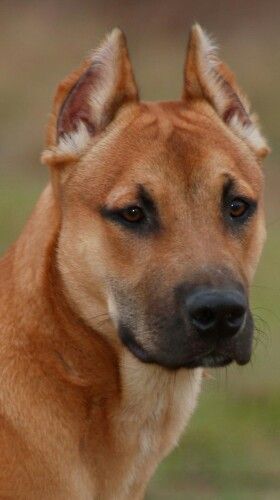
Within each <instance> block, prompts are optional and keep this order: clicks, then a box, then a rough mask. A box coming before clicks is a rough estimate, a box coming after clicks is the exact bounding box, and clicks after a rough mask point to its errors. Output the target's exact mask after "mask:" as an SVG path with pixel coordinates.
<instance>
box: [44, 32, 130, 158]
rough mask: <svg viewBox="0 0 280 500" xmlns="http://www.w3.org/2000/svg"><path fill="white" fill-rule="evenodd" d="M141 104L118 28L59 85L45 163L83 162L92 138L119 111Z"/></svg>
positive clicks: (45, 153) (51, 118)
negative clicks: (130, 105)
mask: <svg viewBox="0 0 280 500" xmlns="http://www.w3.org/2000/svg"><path fill="white" fill-rule="evenodd" d="M137 101H138V90H137V87H136V83H135V80H134V75H133V72H132V67H131V63H130V59H129V55H128V49H127V44H126V39H125V36H124V34H123V33H122V31H121V30H120V29H118V28H115V29H114V30H113V31H112V32H111V33H110V34H109V35H108V36H107V37H106V38H105V40H104V42H103V43H102V44H101V46H100V47H99V48H98V49H97V50H95V51H94V52H93V53H92V55H91V56H90V57H88V58H87V59H86V60H85V61H84V63H83V64H82V65H81V67H80V68H79V69H77V70H75V71H73V73H71V74H70V75H69V76H68V77H67V78H65V80H63V81H62V82H61V83H60V85H59V86H58V89H57V92H56V95H55V98H54V104H53V109H52V113H51V116H50V119H49V124H48V128H47V149H46V150H45V151H44V152H43V155H42V162H43V163H47V164H48V165H50V166H54V165H59V164H61V163H67V162H71V161H75V160H77V159H79V157H80V156H81V154H83V152H84V150H85V148H86V147H87V145H88V144H89V142H90V140H91V138H92V137H95V136H97V135H98V134H99V133H100V132H102V131H104V129H105V128H106V127H107V126H108V125H109V124H110V122H112V121H113V119H114V117H115V116H116V114H117V112H118V110H119V109H120V108H121V107H122V106H125V105H127V104H128V103H131V102H137Z"/></svg>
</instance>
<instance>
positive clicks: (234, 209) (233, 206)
mask: <svg viewBox="0 0 280 500" xmlns="http://www.w3.org/2000/svg"><path fill="white" fill-rule="evenodd" d="M248 208H249V205H248V203H247V202H246V201H244V200H242V199H241V198H235V199H234V200H232V202H231V203H230V207H229V214H230V216H231V217H233V218H237V217H242V216H243V215H245V213H246V212H247V210H248Z"/></svg>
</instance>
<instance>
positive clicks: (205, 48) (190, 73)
mask: <svg viewBox="0 0 280 500" xmlns="http://www.w3.org/2000/svg"><path fill="white" fill-rule="evenodd" d="M183 98H184V99H186V100H188V99H206V100H207V101H208V102H209V103H210V104H211V105H212V106H213V108H214V109H215V110H216V112H217V114H218V115H219V116H220V117H221V119H222V120H223V121H224V122H225V123H226V124H227V125H228V126H229V127H230V128H231V129H232V131H233V132H234V133H235V134H236V135H238V136H239V137H240V138H241V139H243V140H244V141H245V142H246V143H247V144H248V145H249V146H250V148H251V149H252V150H253V151H254V153H255V154H256V155H257V156H258V157H260V158H262V157H264V156H266V155H267V153H268V152H269V148H268V146H267V144H266V141H265V139H264V137H263V136H262V135H261V132H260V130H259V128H258V125H257V119H256V117H255V116H254V115H252V114H251V113H250V106H249V103H248V101H247V98H246V97H245V95H244V94H243V92H242V91H241V89H240V88H239V86H238V85H237V83H236V80H235V78H234V75H233V73H232V72H231V71H230V70H229V68H228V67H227V66H226V65H225V64H224V63H222V62H221V61H220V60H219V59H218V57H217V53H216V47H215V45H214V44H213V42H212V41H211V40H210V38H209V37H208V36H207V35H206V34H205V32H204V31H203V30H202V29H201V27H200V26H199V25H197V24H196V25H194V26H193V28H192V31H191V35H190V39H189V45H188V52H187V58H186V64H185V71H184V93H183Z"/></svg>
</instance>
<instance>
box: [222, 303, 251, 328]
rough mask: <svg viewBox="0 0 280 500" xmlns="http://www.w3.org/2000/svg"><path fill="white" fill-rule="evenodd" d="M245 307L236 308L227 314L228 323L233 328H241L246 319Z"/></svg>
mask: <svg viewBox="0 0 280 500" xmlns="http://www.w3.org/2000/svg"><path fill="white" fill-rule="evenodd" d="M245 313H246V310H245V309H244V307H236V308H235V309H234V310H231V311H230V312H228V313H227V314H226V318H225V319H226V323H227V324H228V325H229V326H230V327H232V328H240V326H241V325H242V323H243V321H244V318H245Z"/></svg>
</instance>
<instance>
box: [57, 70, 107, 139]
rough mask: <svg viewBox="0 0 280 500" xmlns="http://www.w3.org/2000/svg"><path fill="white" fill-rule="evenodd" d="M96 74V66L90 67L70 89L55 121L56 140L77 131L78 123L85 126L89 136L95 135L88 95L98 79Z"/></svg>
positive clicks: (97, 71)
mask: <svg viewBox="0 0 280 500" xmlns="http://www.w3.org/2000/svg"><path fill="white" fill-rule="evenodd" d="M98 73H99V68H98V65H95V66H93V65H92V66H91V67H90V68H89V69H88V70H87V71H86V72H85V73H84V74H83V75H82V76H81V77H80V79H79V80H78V81H77V83H76V84H75V85H74V87H72V89H71V91H70V92H69V94H68V96H67V97H66V99H65V101H64V103H63V105H62V108H61V111H60V114H59V117H58V120H57V138H58V139H59V138H60V137H61V136H62V135H64V134H69V133H70V132H73V131H75V130H77V126H78V123H79V122H80V121H82V122H83V123H84V124H85V125H86V127H87V129H88V131H89V133H90V134H91V135H93V134H94V133H95V131H96V127H95V125H94V123H93V117H92V108H91V106H90V94H91V93H92V92H93V89H94V81H96V79H98V76H99V75H98Z"/></svg>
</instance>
